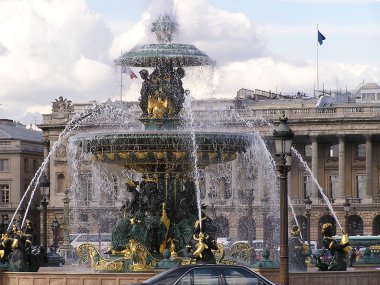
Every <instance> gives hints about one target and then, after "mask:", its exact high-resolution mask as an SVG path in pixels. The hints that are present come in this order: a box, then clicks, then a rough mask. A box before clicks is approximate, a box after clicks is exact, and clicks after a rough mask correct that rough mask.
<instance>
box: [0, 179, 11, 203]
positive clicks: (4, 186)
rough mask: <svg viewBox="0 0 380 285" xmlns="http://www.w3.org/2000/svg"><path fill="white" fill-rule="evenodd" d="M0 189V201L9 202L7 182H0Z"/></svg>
mask: <svg viewBox="0 0 380 285" xmlns="http://www.w3.org/2000/svg"><path fill="white" fill-rule="evenodd" d="M0 191H1V203H4V204H5V203H9V202H10V199H9V195H10V191H9V184H0Z"/></svg>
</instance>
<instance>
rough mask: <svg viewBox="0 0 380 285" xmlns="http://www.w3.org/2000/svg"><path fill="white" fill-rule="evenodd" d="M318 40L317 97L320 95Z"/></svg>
mask: <svg viewBox="0 0 380 285" xmlns="http://www.w3.org/2000/svg"><path fill="white" fill-rule="evenodd" d="M318 31H319V30H318V24H317V36H318ZM318 44H319V42H318V40H317V97H318V95H319V58H318Z"/></svg>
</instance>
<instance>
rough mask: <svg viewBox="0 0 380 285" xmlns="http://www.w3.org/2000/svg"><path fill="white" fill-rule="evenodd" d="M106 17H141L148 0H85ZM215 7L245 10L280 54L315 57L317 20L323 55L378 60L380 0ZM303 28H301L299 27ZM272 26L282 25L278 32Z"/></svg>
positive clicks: (217, 0)
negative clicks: (322, 40)
mask: <svg viewBox="0 0 380 285" xmlns="http://www.w3.org/2000/svg"><path fill="white" fill-rule="evenodd" d="M86 2H87V4H88V6H89V8H90V9H92V10H93V11H96V12H97V13H99V14H102V15H104V16H106V17H107V18H108V19H110V20H112V19H115V20H116V19H117V20H123V19H124V20H129V21H131V22H133V21H138V20H139V18H140V17H141V14H142V13H143V11H144V10H145V9H146V8H147V6H148V4H149V1H146V0H145V1H144V0H142V1H128V0H108V1H105V0H86ZM208 2H209V3H211V4H212V5H213V6H215V7H218V8H220V9H225V10H227V11H231V12H235V13H243V14H245V15H247V16H248V17H249V18H250V19H251V20H252V21H253V22H254V23H255V24H256V25H258V26H259V27H261V28H262V29H263V30H264V31H265V40H266V41H267V45H268V48H269V49H270V50H271V51H273V52H274V53H276V54H278V55H290V56H293V55H297V56H302V57H304V58H310V59H312V58H313V57H316V39H317V32H316V30H317V24H318V25H319V30H320V31H321V32H322V33H323V34H324V35H325V36H326V38H327V40H326V42H325V43H324V45H323V49H322V47H321V50H320V53H321V54H320V56H321V60H323V59H326V60H333V59H335V60H346V59H350V61H351V62H352V63H373V62H376V64H377V65H379V64H380V57H379V56H377V55H376V54H377V53H378V52H379V51H380V30H378V31H377V32H376V33H375V34H373V32H374V31H375V30H376V29H379V28H380V1H367V0H361V1H360V0H356V1H355V0H353V1H350V0H335V1H334V0H331V1H327V0H325V1H323V0H322V1H317V0H304V1H302V0H298V1H297V0H289V1H286V0H265V1H264V0H234V1H231V0H209V1H208ZM297 27H299V29H297ZM274 29H278V30H277V31H276V30H274Z"/></svg>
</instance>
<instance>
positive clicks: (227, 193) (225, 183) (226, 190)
mask: <svg viewBox="0 0 380 285" xmlns="http://www.w3.org/2000/svg"><path fill="white" fill-rule="evenodd" d="M220 184H221V187H222V189H223V194H224V195H223V196H224V199H229V198H230V197H231V196H232V189H231V182H230V180H229V179H228V178H227V177H222V179H221V181H220Z"/></svg>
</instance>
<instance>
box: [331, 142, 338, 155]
mask: <svg viewBox="0 0 380 285" xmlns="http://www.w3.org/2000/svg"><path fill="white" fill-rule="evenodd" d="M338 156H339V145H338V144H334V145H330V149H329V157H338Z"/></svg>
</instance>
